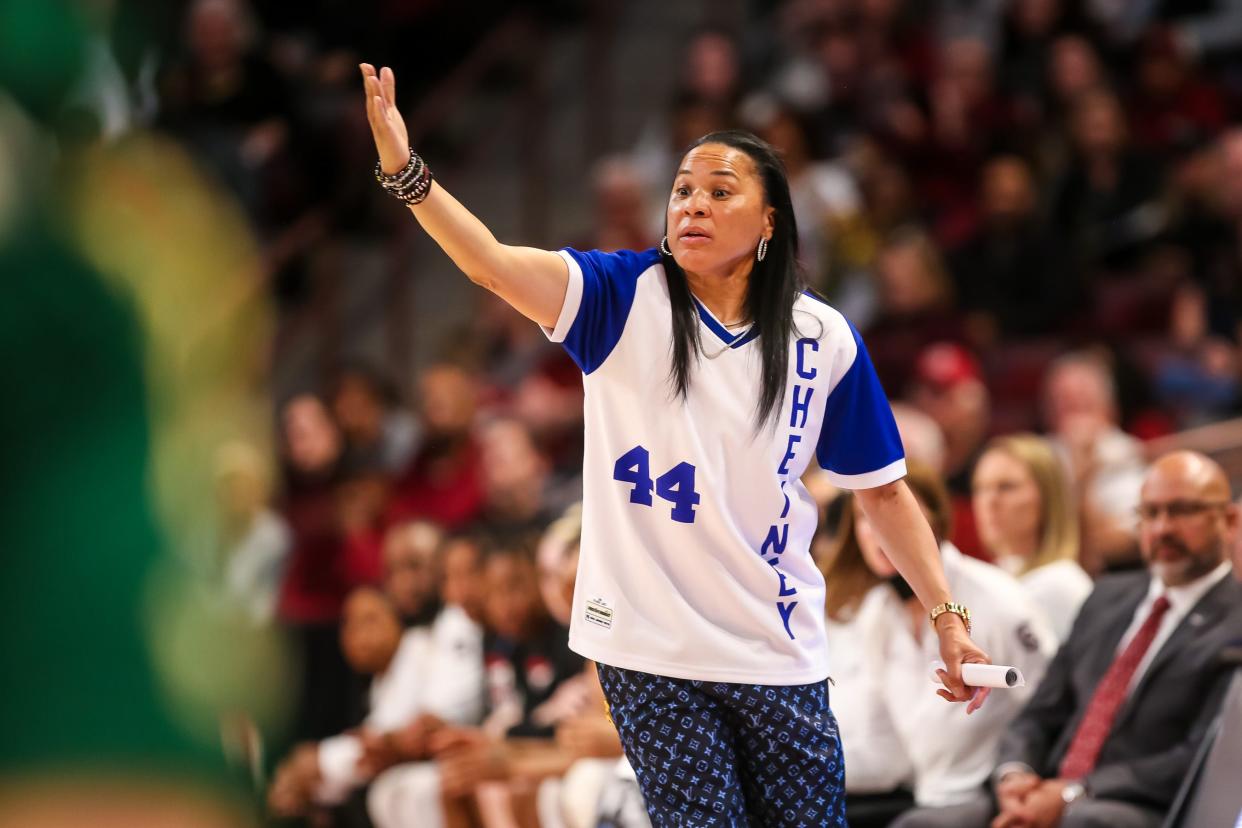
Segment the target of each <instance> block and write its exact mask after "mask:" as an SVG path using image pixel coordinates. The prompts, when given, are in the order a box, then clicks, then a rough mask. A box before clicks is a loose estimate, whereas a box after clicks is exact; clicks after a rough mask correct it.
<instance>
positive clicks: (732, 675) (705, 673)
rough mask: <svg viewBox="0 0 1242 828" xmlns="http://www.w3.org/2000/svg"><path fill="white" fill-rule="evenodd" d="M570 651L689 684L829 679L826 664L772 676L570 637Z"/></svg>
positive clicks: (795, 682) (792, 682) (780, 683)
mask: <svg viewBox="0 0 1242 828" xmlns="http://www.w3.org/2000/svg"><path fill="white" fill-rule="evenodd" d="M569 649H571V650H573V651H574V652H575V653H577V654H578V655H580V656H582V657H583V658H589V659H591V660H592V661H594V662H596V663H597V664H606V665H608V666H609V667H618V668H620V669H622V670H638V671H639V672H643V673H651V674H652V675H657V676H664V677H665V678H675V679H684V680H686V681H723V682H726V683H728V684H762V685H768V686H772V687H789V686H792V685H801V684H817V683H819V682H821V681H825V680H826V679H827V678H828V674H829V669H828V665H827V664H822V665H815V666H813V667H807V668H805V669H803V670H801V671H799V672H796V673H790V674H788V675H773V674H772V673H756V672H753V671H751V670H722V669H720V668H717V667H698V666H695V665H693V664H686V663H684V662H676V663H665V662H662V661H652V660H649V659H644V658H635V657H634V656H632V655H623V654H621V653H613V652H609V651H608V649H607V648H603V649H596V648H594V647H592V646H590V645H584V644H583V643H582V642H581V641H578V640H576V639H575V638H574V636H573V635H572V634H571V635H570V637H569Z"/></svg>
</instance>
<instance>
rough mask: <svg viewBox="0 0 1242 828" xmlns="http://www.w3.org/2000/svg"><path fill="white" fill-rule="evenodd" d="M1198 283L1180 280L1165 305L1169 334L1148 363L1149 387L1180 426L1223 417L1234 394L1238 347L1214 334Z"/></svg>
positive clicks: (1235, 400) (1234, 404) (1235, 399)
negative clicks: (1169, 304) (1153, 359)
mask: <svg viewBox="0 0 1242 828" xmlns="http://www.w3.org/2000/svg"><path fill="white" fill-rule="evenodd" d="M1211 316H1212V313H1211V311H1210V310H1209V309H1208V297H1207V294H1206V293H1205V292H1204V290H1203V288H1201V287H1200V286H1199V285H1197V284H1194V283H1185V284H1183V285H1181V286H1180V287H1179V288H1178V289H1177V290H1176V291H1175V292H1174V294H1173V298H1172V306H1171V307H1170V309H1169V335H1168V338H1167V339H1166V340H1165V342H1163V343H1162V344H1161V347H1160V351H1159V354H1158V356H1157V357H1156V360H1155V365H1154V366H1153V368H1152V386H1153V388H1152V390H1153V391H1154V392H1155V395H1156V397H1157V398H1158V399H1159V401H1160V402H1161V403H1162V404H1163V407H1164V409H1165V410H1166V411H1168V412H1169V413H1170V414H1171V415H1172V416H1173V418H1174V421H1175V422H1176V423H1177V424H1178V425H1179V426H1180V427H1182V428H1193V427H1195V426H1200V425H1206V424H1208V423H1213V422H1216V421H1218V420H1222V419H1225V418H1227V417H1228V416H1229V415H1230V414H1232V413H1234V412H1235V411H1236V410H1237V406H1238V399H1239V391H1240V387H1239V375H1238V367H1239V364H1238V363H1239V359H1238V356H1239V355H1238V349H1237V347H1236V346H1235V345H1234V344H1233V342H1231V341H1230V340H1229V339H1227V338H1225V337H1221V336H1216V335H1213V333H1212V331H1211Z"/></svg>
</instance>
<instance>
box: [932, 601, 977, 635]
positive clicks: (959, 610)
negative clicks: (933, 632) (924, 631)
mask: <svg viewBox="0 0 1242 828" xmlns="http://www.w3.org/2000/svg"><path fill="white" fill-rule="evenodd" d="M946 612H951V613H953V614H954V615H956V616H957V617H958V618H960V619H962V623H963V624H965V625H966V634H967V635H970V610H968V609H966V607H965V606H963V605H962V604H958V603H954V602H953V601H945V602H944V603H943V604H941V605H939V606H936V607H932V611H931V612H930V613H928V615H929V617H930V618H931V625H932V627H933V628H935V626H936V619H937V618H939V617H940V616H942V615H944V614H945V613H946Z"/></svg>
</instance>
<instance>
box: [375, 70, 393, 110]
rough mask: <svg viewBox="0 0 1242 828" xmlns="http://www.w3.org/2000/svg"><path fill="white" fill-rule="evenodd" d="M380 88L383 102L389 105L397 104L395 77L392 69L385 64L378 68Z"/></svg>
mask: <svg viewBox="0 0 1242 828" xmlns="http://www.w3.org/2000/svg"><path fill="white" fill-rule="evenodd" d="M379 80H380V89H381V90H382V94H383V96H384V103H386V104H388V105H389V106H396V105H397V78H396V76H395V75H394V74H393V73H392V70H391V69H389V68H388V67H387V66H385V67H384V68H383V69H381V70H380V75H379Z"/></svg>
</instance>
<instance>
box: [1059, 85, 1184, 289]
mask: <svg viewBox="0 0 1242 828" xmlns="http://www.w3.org/2000/svg"><path fill="white" fill-rule="evenodd" d="M1071 138H1072V144H1073V156H1072V158H1071V160H1070V164H1069V167H1068V168H1067V169H1066V170H1065V172H1064V174H1063V175H1062V176H1061V179H1060V181H1059V182H1058V183H1057V185H1056V193H1055V195H1054V198H1053V203H1052V215H1053V217H1054V220H1055V221H1056V223H1057V226H1056V229H1057V232H1058V233H1059V234H1060V235H1061V237H1062V238H1064V239H1067V240H1069V243H1070V246H1071V250H1072V252H1073V253H1074V254H1075V256H1076V257H1077V258H1078V260H1079V261H1080V262H1083V263H1085V264H1087V265H1091V266H1105V267H1111V268H1117V267H1124V266H1126V265H1127V264H1129V263H1130V262H1131V261H1132V260H1133V255H1134V254H1135V253H1137V252H1138V251H1139V250H1141V248H1142V246H1143V245H1145V244H1147V243H1149V242H1150V241H1151V240H1152V239H1153V238H1154V237H1155V236H1156V234H1157V233H1158V232H1159V231H1161V230H1163V229H1164V226H1165V222H1166V218H1165V216H1164V215H1163V214H1162V212H1161V211H1160V210H1159V207H1158V205H1157V203H1156V197H1157V195H1158V193H1159V190H1158V188H1159V184H1160V179H1159V175H1158V170H1159V168H1158V167H1157V166H1156V165H1154V164H1153V163H1151V160H1150V159H1147V158H1145V157H1143V156H1142V155H1140V154H1139V153H1138V152H1136V151H1135V150H1134V149H1133V148H1132V147H1131V145H1130V140H1129V136H1128V131H1127V127H1126V119H1125V112H1124V111H1123V110H1122V106H1121V102H1120V101H1119V100H1118V99H1117V96H1116V95H1114V94H1113V93H1112V92H1111V91H1108V90H1105V89H1096V90H1093V91H1091V92H1086V93H1084V94H1082V95H1080V96H1079V97H1078V98H1077V99H1076V100H1075V102H1074V108H1073V116H1072V123H1071Z"/></svg>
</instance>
